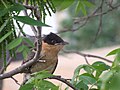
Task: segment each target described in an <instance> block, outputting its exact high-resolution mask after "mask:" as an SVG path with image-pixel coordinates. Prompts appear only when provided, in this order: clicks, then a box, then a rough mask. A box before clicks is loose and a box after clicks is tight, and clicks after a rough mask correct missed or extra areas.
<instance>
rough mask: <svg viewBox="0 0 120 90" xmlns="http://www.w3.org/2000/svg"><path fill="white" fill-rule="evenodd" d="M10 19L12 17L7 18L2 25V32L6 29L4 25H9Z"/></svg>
mask: <svg viewBox="0 0 120 90" xmlns="http://www.w3.org/2000/svg"><path fill="white" fill-rule="evenodd" d="M9 20H10V18H8V19H7V20H5V22H4V23H3V24H2V26H1V27H0V32H1V31H2V30H3V29H4V27H5V26H6V25H7V23H8V22H9Z"/></svg>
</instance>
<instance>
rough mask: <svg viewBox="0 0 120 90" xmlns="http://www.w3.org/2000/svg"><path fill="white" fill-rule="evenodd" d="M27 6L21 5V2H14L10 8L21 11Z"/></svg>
mask: <svg viewBox="0 0 120 90" xmlns="http://www.w3.org/2000/svg"><path fill="white" fill-rule="evenodd" d="M25 9H26V8H25V7H24V6H23V5H21V4H17V3H16V4H13V5H12V6H11V7H10V8H9V10H10V11H11V12H12V11H21V10H25Z"/></svg>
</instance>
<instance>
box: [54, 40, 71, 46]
mask: <svg viewBox="0 0 120 90" xmlns="http://www.w3.org/2000/svg"><path fill="white" fill-rule="evenodd" d="M67 44H69V43H68V42H66V41H63V42H61V43H56V44H55V45H67Z"/></svg>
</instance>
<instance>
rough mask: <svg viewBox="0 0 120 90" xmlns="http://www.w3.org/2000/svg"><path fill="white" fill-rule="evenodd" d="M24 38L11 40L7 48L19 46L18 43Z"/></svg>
mask: <svg viewBox="0 0 120 90" xmlns="http://www.w3.org/2000/svg"><path fill="white" fill-rule="evenodd" d="M22 39H23V38H22V37H20V38H16V39H14V40H13V41H12V42H10V43H9V44H8V45H7V49H8V50H11V49H13V48H15V47H17V46H18V45H20V44H21V42H22Z"/></svg>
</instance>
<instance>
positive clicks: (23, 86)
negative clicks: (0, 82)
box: [19, 83, 34, 90]
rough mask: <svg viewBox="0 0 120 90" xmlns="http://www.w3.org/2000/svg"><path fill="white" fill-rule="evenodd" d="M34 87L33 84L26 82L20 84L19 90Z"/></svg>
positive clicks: (27, 89) (30, 89)
mask: <svg viewBox="0 0 120 90" xmlns="http://www.w3.org/2000/svg"><path fill="white" fill-rule="evenodd" d="M33 87H34V84H31V83H28V84H24V85H22V86H21V87H20V88H19V90H32V89H33Z"/></svg>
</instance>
